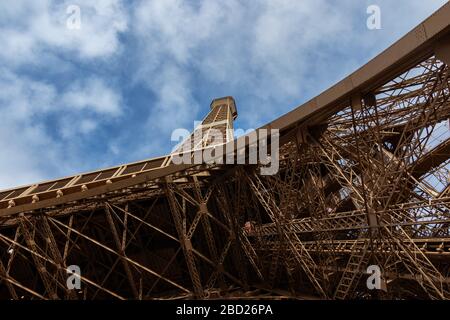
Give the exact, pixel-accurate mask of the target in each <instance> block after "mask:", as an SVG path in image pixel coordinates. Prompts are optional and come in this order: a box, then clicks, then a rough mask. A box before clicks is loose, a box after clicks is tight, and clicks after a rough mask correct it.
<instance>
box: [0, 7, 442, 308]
mask: <svg viewBox="0 0 450 320" xmlns="http://www.w3.org/2000/svg"><path fill="white" fill-rule="evenodd" d="M448 21H450V5H449V4H447V5H445V6H444V7H442V8H441V9H440V10H439V11H438V12H436V13H435V14H434V15H433V16H432V17H430V18H429V19H427V20H426V21H424V22H423V23H422V24H421V25H419V26H418V27H417V28H415V29H414V30H413V31H412V32H410V33H409V34H407V35H406V36H405V37H404V38H402V39H401V40H400V41H399V42H397V43H396V44H394V45H393V46H392V47H390V48H389V49H388V50H386V51H385V52H383V53H382V54H381V55H380V56H378V57H377V58H375V59H374V60H372V61H371V62H369V63H368V64H367V65H365V66H364V67H362V68H361V69H359V70H358V71H356V72H355V73H354V74H352V75H350V76H349V77H347V78H346V79H344V80H343V81H341V82H339V83H338V84H336V86H334V87H332V88H330V89H329V90H327V91H326V92H324V93H322V94H321V95H319V96H318V97H316V98H314V99H313V100H311V101H309V102H308V103H306V104H305V105H303V106H300V107H299V108H297V109H295V110H293V111H292V112H290V113H288V114H286V115H284V116H282V117H281V118H279V119H277V120H275V121H273V122H271V123H270V124H268V125H267V126H265V127H263V128H270V129H273V128H277V129H279V130H280V142H279V143H280V148H279V159H280V169H279V171H278V173H277V174H275V175H267V176H262V175H260V174H259V170H258V169H259V167H260V166H259V165H250V164H235V165H229V164H206V163H202V164H193V165H189V164H182V165H175V164H174V163H173V161H172V158H173V155H174V154H171V155H167V156H165V157H161V158H156V159H150V160H145V161H142V162H137V163H132V164H127V165H123V166H119V167H115V168H108V169H105V170H100V171H95V172H90V173H87V174H81V175H77V176H73V177H67V178H63V179H59V180H55V181H49V182H44V183H40V184H35V185H29V186H24V187H19V188H15V189H11V190H5V191H2V192H0V298H2V299H10V298H12V299H21V298H26V299H34V298H39V299H108V298H117V299H180V298H204V299H207V298H210V299H212V298H242V297H245V298H250V297H258V298H277V299H281V298H310V297H313V298H325V299H351V298H379V299H387V298H391V299H408V298H423V299H449V298H450V275H449V274H450V234H449V232H450V160H449V159H450V130H449V125H450V123H449V117H450V100H449V99H450V87H449V85H450V79H449V76H450V75H449V67H448V64H449V63H450V49H449V47H450V41H449V36H448V34H449V24H448ZM236 116H237V111H236V106H235V103H234V100H233V99H232V98H231V97H228V98H222V99H217V100H214V101H213V103H212V104H211V111H210V113H209V114H208V116H207V117H206V118H205V119H204V120H203V122H202V126H201V127H200V129H197V130H201V131H202V133H203V134H204V137H205V139H203V140H201V143H200V144H198V145H195V146H192V147H195V148H200V149H202V148H210V149H211V150H213V149H214V148H215V147H217V145H214V143H213V142H212V141H211V140H210V139H208V131H209V130H210V129H211V128H215V129H219V130H220V131H221V132H223V134H224V139H225V141H227V142H228V143H230V142H232V141H230V140H231V139H232V135H231V136H230V133H229V132H230V131H227V130H226V129H232V126H233V120H234V119H235V118H236ZM194 134H195V132H194ZM241 139H243V140H244V142H245V141H246V140H245V139H246V137H242V138H241ZM248 149H249V144H248V143H247V144H245V145H244V149H243V150H244V151H247V152H248ZM235 151H237V150H235ZM176 152H178V151H176ZM176 152H175V153H176ZM69 265H78V266H80V269H81V271H82V273H81V279H82V288H81V289H80V290H68V289H67V286H66V280H67V273H66V268H67V266H69ZM369 265H378V266H379V267H380V268H381V270H382V280H383V281H382V284H383V287H384V290H375V291H371V290H369V289H368V288H367V286H366V278H367V274H366V270H367V267H368V266H369Z"/></svg>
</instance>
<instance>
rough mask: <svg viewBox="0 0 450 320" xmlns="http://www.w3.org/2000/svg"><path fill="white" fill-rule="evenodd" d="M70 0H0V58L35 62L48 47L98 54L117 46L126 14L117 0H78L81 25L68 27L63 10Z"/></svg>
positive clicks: (19, 62)
mask: <svg viewBox="0 0 450 320" xmlns="http://www.w3.org/2000/svg"><path fill="white" fill-rule="evenodd" d="M70 4H72V2H71V1H64V2H58V3H57V2H54V1H50V0H40V1H32V2H30V1H26V0H15V1H8V2H6V1H2V2H0V12H1V13H0V18H1V20H0V43H2V44H6V45H5V46H2V50H1V51H0V58H1V59H3V60H5V61H7V62H8V63H10V64H12V65H22V64H29V63H39V60H40V59H41V58H42V54H44V53H48V52H49V51H57V52H58V53H59V54H61V53H75V54H76V55H77V56H78V57H79V58H82V59H86V58H99V57H105V56H110V55H112V54H115V53H117V52H118V51H119V49H120V42H119V40H118V36H119V34H120V33H122V32H124V31H126V30H127V24H128V20H127V19H128V17H127V15H126V11H125V10H124V8H123V5H122V1H120V0H101V1H95V2H92V1H88V0H78V1H76V4H77V5H78V6H79V7H80V9H81V29H79V30H77V29H69V28H67V27H66V20H67V19H68V17H69V15H68V14H67V13H66V8H67V7H68V5H70Z"/></svg>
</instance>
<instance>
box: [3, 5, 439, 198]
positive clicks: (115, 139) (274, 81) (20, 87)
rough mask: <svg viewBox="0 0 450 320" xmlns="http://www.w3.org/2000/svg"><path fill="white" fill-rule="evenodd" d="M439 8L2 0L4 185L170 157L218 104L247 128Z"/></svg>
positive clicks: (300, 99) (316, 89)
mask: <svg viewBox="0 0 450 320" xmlns="http://www.w3.org/2000/svg"><path fill="white" fill-rule="evenodd" d="M445 2H446V1H445V0H427V1H423V0H371V1H366V0H340V1H339V4H337V1H331V0H267V1H265V0H251V1H248V0H227V1H219V0H217V1H216V0H184V1H181V0H142V1H139V0H134V1H133V0H131V1H130V0H128V1H122V0H97V1H88V0H71V1H61V0H60V1H51V0H39V1H32V0H26V1H25V0H15V1H7V0H0V112H1V113H0V115H1V116H0V117H1V122H0V189H4V188H8V187H13V186H18V185H23V184H30V183H33V182H39V181H41V180H48V179H53V178H58V177H62V176H67V175H72V174H76V173H80V172H85V171H90V170H95V169H100V168H102V167H108V166H113V165H120V164H123V163H127V162H131V161H138V160H142V159H147V158H151V157H156V156H161V155H164V154H167V153H169V152H170V150H171V149H172V148H173V147H174V146H175V145H176V143H177V142H172V141H171V133H172V131H173V130H175V129H177V128H186V129H189V130H191V129H192V128H193V126H194V122H195V121H199V120H201V119H203V117H204V116H205V115H206V114H207V112H208V110H209V104H210V102H211V100H212V99H214V98H217V97H222V96H228V95H231V96H233V97H234V98H235V99H236V104H237V108H238V113H239V116H238V119H237V120H236V122H235V127H236V128H241V129H243V130H244V131H245V130H248V129H250V128H257V127H259V126H261V125H264V124H265V123H267V122H269V121H271V120H273V119H275V118H277V117H279V116H281V115H282V114H284V113H286V112H288V111H290V110H292V109H293V108H295V107H296V106H299V105H301V104H302V103H304V102H306V101H308V100H309V99H311V98H313V97H314V96H316V95H318V94H320V93H321V92H322V91H323V90H325V89H327V88H328V87H330V86H331V85H333V84H334V83H336V82H337V81H339V80H340V79H342V78H344V77H345V76H347V75H348V74H350V73H351V72H353V71H355V70H356V69H357V68H359V67H360V66H362V65H363V64H365V63H366V62H368V61H369V60H370V59H371V58H373V57H375V56H376V55H377V54H378V53H380V52H381V51H383V50H384V49H386V48H387V47H388V46H389V45H390V44H392V43H394V42H395V41H396V40H398V39H399V38H400V37H401V36H403V35H404V34H405V33H407V32H408V31H410V30H411V29H413V28H414V27H415V26H416V25H417V24H419V23H420V22H421V21H423V20H424V19H425V18H427V17H428V16H429V15H431V14H432V13H433V12H434V11H435V10H437V9H438V8H439V7H440V6H442V5H443V4H444V3H445ZM370 5H377V6H378V7H379V8H380V18H381V20H380V21H381V29H372V30H371V29H369V28H368V27H367V19H368V18H369V17H370V14H368V13H367V8H368V6H370ZM74 6H75V8H78V9H79V11H76V10H75V11H74V9H73V8H74ZM78 13H79V15H78ZM78 18H79V19H78ZM73 19H75V20H76V21H77V22H79V25H78V26H79V28H74V27H73V22H74V21H75V20H73Z"/></svg>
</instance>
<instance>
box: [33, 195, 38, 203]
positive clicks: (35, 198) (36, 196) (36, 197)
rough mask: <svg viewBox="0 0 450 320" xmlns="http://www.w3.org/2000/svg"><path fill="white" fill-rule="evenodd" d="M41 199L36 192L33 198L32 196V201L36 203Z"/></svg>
mask: <svg viewBox="0 0 450 320" xmlns="http://www.w3.org/2000/svg"><path fill="white" fill-rule="evenodd" d="M38 201H39V197H38V195H37V194H35V195H34V196H33V197H32V198H31V203H36V202H38Z"/></svg>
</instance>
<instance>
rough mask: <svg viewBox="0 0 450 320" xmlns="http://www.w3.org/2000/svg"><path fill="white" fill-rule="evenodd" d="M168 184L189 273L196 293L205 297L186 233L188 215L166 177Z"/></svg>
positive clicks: (170, 202)
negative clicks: (184, 214)
mask: <svg viewBox="0 0 450 320" xmlns="http://www.w3.org/2000/svg"><path fill="white" fill-rule="evenodd" d="M165 180H166V185H165V186H164V188H165V192H166V196H167V200H168V202H169V207H170V212H171V213H172V217H173V221H174V223H175V227H176V229H177V233H178V237H179V240H180V245H181V249H182V250H183V253H184V257H185V259H186V264H187V267H188V269H189V275H190V277H191V281H192V285H193V287H194V294H195V296H196V297H197V298H203V297H204V292H203V288H202V284H201V280H200V274H199V273H198V270H197V266H196V264H195V259H194V254H193V252H192V243H191V240H190V239H189V238H188V237H187V235H186V217H183V216H182V215H181V213H180V210H179V208H178V205H177V200H176V198H175V194H174V192H173V190H172V189H171V187H170V183H172V179H171V178H170V177H166V179H165Z"/></svg>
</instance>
